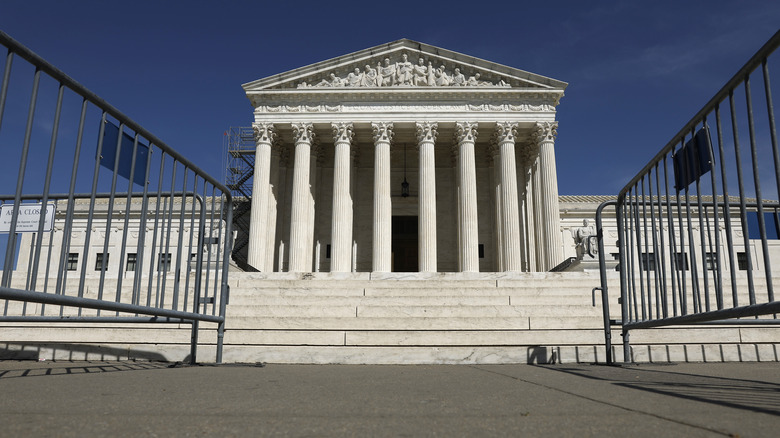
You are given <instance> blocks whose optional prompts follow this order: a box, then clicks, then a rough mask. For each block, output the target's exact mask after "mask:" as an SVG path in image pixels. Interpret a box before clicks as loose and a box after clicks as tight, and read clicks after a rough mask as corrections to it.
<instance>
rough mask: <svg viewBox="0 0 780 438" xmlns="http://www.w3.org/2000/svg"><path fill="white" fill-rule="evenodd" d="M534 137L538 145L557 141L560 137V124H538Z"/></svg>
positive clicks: (534, 130) (535, 127)
mask: <svg viewBox="0 0 780 438" xmlns="http://www.w3.org/2000/svg"><path fill="white" fill-rule="evenodd" d="M532 135H533V138H534V140H536V142H537V143H542V142H543V141H555V137H556V136H557V135H558V122H536V125H535V126H534V129H533V134H532Z"/></svg>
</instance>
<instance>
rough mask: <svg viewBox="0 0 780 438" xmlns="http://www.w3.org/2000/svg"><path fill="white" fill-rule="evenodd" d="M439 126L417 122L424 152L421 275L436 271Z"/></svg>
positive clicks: (421, 150) (420, 240)
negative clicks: (436, 153)
mask: <svg viewBox="0 0 780 438" xmlns="http://www.w3.org/2000/svg"><path fill="white" fill-rule="evenodd" d="M437 127H438V125H437V124H436V123H428V122H425V123H417V143H418V148H419V149H420V197H419V202H420V208H419V212H420V216H419V219H418V220H419V227H418V228H419V230H418V232H419V236H420V237H419V263H420V269H419V270H420V272H436V269H437V265H436V162H435V156H434V144H435V143H436V135H437V131H436V129H437Z"/></svg>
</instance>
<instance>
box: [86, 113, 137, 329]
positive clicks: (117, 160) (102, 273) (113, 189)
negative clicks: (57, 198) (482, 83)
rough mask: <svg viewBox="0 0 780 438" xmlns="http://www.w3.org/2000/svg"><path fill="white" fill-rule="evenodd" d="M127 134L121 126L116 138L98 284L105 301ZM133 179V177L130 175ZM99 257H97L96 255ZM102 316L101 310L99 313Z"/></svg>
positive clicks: (121, 125) (100, 295)
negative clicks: (117, 193)
mask: <svg viewBox="0 0 780 438" xmlns="http://www.w3.org/2000/svg"><path fill="white" fill-rule="evenodd" d="M124 132H125V124H124V123H120V124H119V130H118V131H117V136H116V149H115V152H114V154H115V155H114V167H113V169H114V171H113V174H112V175H111V193H110V194H109V197H108V205H107V206H106V237H105V238H104V239H103V256H102V257H101V258H100V283H99V284H98V299H99V300H102V299H103V289H104V284H105V280H106V265H107V264H108V243H109V241H110V240H111V222H112V219H113V216H114V197H115V196H116V180H117V177H118V176H119V163H120V159H121V157H122V154H121V152H122V138H123V136H124ZM130 178H131V179H132V175H130ZM95 257H97V255H95ZM97 314H98V316H100V309H98V311H97Z"/></svg>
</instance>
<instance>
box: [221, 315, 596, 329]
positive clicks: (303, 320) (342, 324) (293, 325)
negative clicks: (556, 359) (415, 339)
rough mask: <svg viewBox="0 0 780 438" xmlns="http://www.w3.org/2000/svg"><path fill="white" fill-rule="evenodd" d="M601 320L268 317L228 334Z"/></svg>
mask: <svg viewBox="0 0 780 438" xmlns="http://www.w3.org/2000/svg"><path fill="white" fill-rule="evenodd" d="M603 324H604V323H603V319H602V318H601V316H569V317H544V316H540V317H536V316H534V317H527V316H519V317H511V316H510V317H500V318H499V317H493V318H484V317H449V318H419V317H374V318H357V317H351V318H339V317H267V318H257V317H254V316H234V317H232V318H230V319H228V321H227V323H226V328H227V329H228V330H255V329H256V330H538V329H579V328H585V329H592V328H596V329H600V328H602V327H603Z"/></svg>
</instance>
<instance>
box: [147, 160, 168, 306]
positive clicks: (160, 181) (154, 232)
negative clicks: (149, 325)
mask: <svg viewBox="0 0 780 438" xmlns="http://www.w3.org/2000/svg"><path fill="white" fill-rule="evenodd" d="M164 171H165V152H162V153H161V154H160V176H159V179H158V180H157V201H155V207H154V208H155V212H154V227H153V229H152V253H151V261H150V262H149V287H148V289H147V291H146V305H147V306H149V305H150V304H151V299H152V290H153V289H152V286H153V285H154V260H155V254H157V252H158V251H159V250H158V249H157V226H158V224H159V222H160V198H161V197H162V184H163V175H164V173H163V172H164ZM160 256H162V255H160ZM160 256H158V257H160ZM158 264H159V260H158ZM158 270H159V269H158ZM157 275H158V276H159V275H160V273H159V272H158V273H157ZM158 292H159V290H158ZM158 298H159V296H155V299H154V303H155V306H157V305H158V304H159V301H158Z"/></svg>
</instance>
